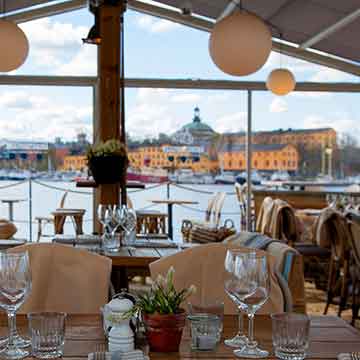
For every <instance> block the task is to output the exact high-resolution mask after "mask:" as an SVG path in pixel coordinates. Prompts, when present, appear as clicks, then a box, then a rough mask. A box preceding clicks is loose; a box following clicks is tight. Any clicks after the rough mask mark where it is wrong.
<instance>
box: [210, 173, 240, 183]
mask: <svg viewBox="0 0 360 360" xmlns="http://www.w3.org/2000/svg"><path fill="white" fill-rule="evenodd" d="M215 184H224V185H234V184H235V176H234V174H233V173H227V172H223V173H221V174H220V175H217V176H215Z"/></svg>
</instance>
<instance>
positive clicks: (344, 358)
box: [337, 353, 352, 360]
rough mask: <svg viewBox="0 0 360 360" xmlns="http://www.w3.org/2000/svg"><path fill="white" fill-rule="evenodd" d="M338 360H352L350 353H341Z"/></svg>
mask: <svg viewBox="0 0 360 360" xmlns="http://www.w3.org/2000/svg"><path fill="white" fill-rule="evenodd" d="M337 358H338V360H352V359H351V354H350V353H341V354H339V355H338V356H337Z"/></svg>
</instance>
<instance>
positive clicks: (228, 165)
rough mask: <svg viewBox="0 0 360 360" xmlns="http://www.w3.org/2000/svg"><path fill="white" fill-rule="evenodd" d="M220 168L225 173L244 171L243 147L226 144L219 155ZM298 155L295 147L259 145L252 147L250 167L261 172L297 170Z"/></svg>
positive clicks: (244, 152)
mask: <svg viewBox="0 0 360 360" xmlns="http://www.w3.org/2000/svg"><path fill="white" fill-rule="evenodd" d="M219 164H220V167H221V168H222V169H223V170H225V171H242V170H245V169H246V151H245V145H241V144H235V145H231V144H227V145H225V146H223V148H222V149H221V150H220V153H219ZM298 165H299V154H298V151H297V149H296V147H295V146H293V145H286V144H270V145H259V144H254V145H253V147H252V167H253V168H254V169H256V170H261V171H277V170H284V171H289V172H295V171H297V170H298Z"/></svg>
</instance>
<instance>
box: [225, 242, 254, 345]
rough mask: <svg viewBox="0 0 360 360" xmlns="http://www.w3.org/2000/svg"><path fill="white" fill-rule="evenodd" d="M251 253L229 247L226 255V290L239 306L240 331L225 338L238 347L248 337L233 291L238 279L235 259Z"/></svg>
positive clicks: (243, 343) (228, 342) (226, 343)
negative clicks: (245, 333)
mask: <svg viewBox="0 0 360 360" xmlns="http://www.w3.org/2000/svg"><path fill="white" fill-rule="evenodd" d="M250 253H251V252H244V250H239V249H229V250H228V251H227V252H226V257H225V270H226V280H225V292H226V293H227V294H228V295H229V297H230V299H231V300H232V301H234V302H235V304H236V305H237V307H238V332H237V334H236V335H235V336H234V337H233V338H231V339H225V341H224V343H225V345H227V346H231V347H236V348H238V347H240V346H244V345H245V344H246V341H247V337H246V336H245V335H244V333H243V329H244V319H243V315H242V313H241V310H240V306H239V305H238V304H237V301H236V299H235V298H234V295H233V294H232V292H231V290H232V288H233V286H234V283H235V281H236V278H235V273H234V271H235V260H236V256H237V255H242V256H248V254H250Z"/></svg>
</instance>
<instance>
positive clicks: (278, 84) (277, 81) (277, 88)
mask: <svg viewBox="0 0 360 360" xmlns="http://www.w3.org/2000/svg"><path fill="white" fill-rule="evenodd" d="M280 40H281V42H280V55H279V56H280V67H279V68H277V69H274V70H273V71H271V73H270V74H269V76H268V78H267V80H266V87H267V88H268V90H270V91H271V92H272V93H273V94H275V95H279V96H284V95H287V94H289V93H290V92H291V91H293V90H294V89H295V86H296V80H295V77H294V75H293V73H292V72H291V71H290V70H288V69H285V68H283V67H282V51H281V50H282V49H281V44H282V34H280Z"/></svg>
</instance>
